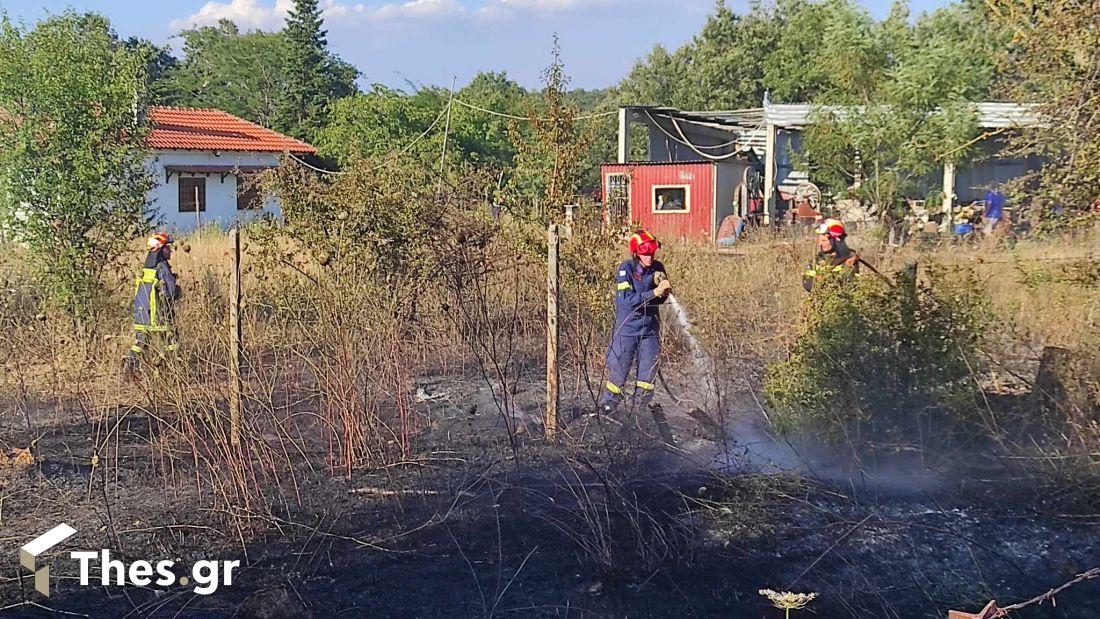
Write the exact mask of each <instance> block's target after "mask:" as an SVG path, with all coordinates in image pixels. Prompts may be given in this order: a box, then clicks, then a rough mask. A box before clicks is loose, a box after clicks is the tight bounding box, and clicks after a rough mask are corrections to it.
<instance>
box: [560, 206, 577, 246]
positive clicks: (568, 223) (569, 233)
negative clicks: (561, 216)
mask: <svg viewBox="0 0 1100 619" xmlns="http://www.w3.org/2000/svg"><path fill="white" fill-rule="evenodd" d="M579 206H580V205H578V204H566V205H565V230H564V231H563V232H562V236H564V237H565V238H566V239H571V238H573V223H574V222H575V221H576V219H577V208H579Z"/></svg>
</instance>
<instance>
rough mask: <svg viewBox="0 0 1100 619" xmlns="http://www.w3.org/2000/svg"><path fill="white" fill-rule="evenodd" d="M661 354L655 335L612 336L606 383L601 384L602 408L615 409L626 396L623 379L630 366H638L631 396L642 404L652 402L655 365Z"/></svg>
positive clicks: (624, 380) (659, 341)
mask: <svg viewBox="0 0 1100 619" xmlns="http://www.w3.org/2000/svg"><path fill="white" fill-rule="evenodd" d="M660 355H661V339H660V337H659V336H658V334H656V333H653V334H646V335H622V334H618V333H616V334H615V335H613V336H612V337H611V345H610V346H608V348H607V375H608V376H607V383H606V384H605V385H604V390H603V397H602V398H601V399H600V404H601V405H602V406H612V407H613V406H615V405H617V404H618V403H620V402H622V400H623V398H624V397H625V396H626V394H627V386H626V379H627V376H628V375H629V374H630V369H631V367H632V366H635V365H637V371H636V375H635V382H634V386H635V387H636V388H635V390H634V396H635V397H636V398H637V400H638V402H639V403H641V404H648V403H649V402H650V401H651V400H652V399H653V392H654V390H655V389H656V388H657V384H656V382H657V362H658V360H659V357H660Z"/></svg>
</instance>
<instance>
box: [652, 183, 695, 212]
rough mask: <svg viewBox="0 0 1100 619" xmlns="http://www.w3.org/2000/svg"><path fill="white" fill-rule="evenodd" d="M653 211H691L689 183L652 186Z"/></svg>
mask: <svg viewBox="0 0 1100 619" xmlns="http://www.w3.org/2000/svg"><path fill="white" fill-rule="evenodd" d="M653 212H654V213H688V212H691V186H690V185H654V186H653Z"/></svg>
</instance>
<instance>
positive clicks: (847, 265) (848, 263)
mask: <svg viewBox="0 0 1100 619" xmlns="http://www.w3.org/2000/svg"><path fill="white" fill-rule="evenodd" d="M859 262H860V257H859V254H857V253H856V252H854V251H852V250H851V249H850V248H849V247H848V246H847V245H845V244H844V242H843V241H837V242H836V243H835V244H834V250H833V251H832V252H829V253H826V252H818V254H817V257H815V258H814V261H813V262H812V263H811V264H808V265H806V270H805V271H804V272H803V273H802V287H803V288H805V289H806V292H809V291H811V290H813V288H814V282H817V281H821V280H823V279H825V278H826V277H829V276H830V275H831V274H833V273H848V274H850V275H855V274H856V273H859Z"/></svg>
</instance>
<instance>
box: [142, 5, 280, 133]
mask: <svg viewBox="0 0 1100 619" xmlns="http://www.w3.org/2000/svg"><path fill="white" fill-rule="evenodd" d="M178 36H179V37H181V38H182V39H183V53H184V59H183V61H181V62H178V63H177V64H176V65H175V66H173V67H170V68H168V70H167V71H165V76H164V79H162V80H160V81H159V82H157V83H154V90H153V95H154V101H155V102H157V103H162V104H165V105H184V106H190V107H211V108H217V109H220V110H224V111H226V112H229V113H231V114H235V115H237V116H240V117H241V118H245V119H247V120H251V121H252V122H255V123H259V124H261V125H265V126H272V124H273V123H274V122H275V118H276V113H277V106H276V102H277V99H278V97H279V93H281V92H282V91H283V90H284V87H285V85H286V78H285V76H284V70H283V59H284V58H285V57H286V56H287V52H286V48H287V45H286V40H285V39H284V38H283V36H282V35H281V34H278V33H268V32H260V31H256V32H249V33H242V32H241V31H240V30H239V29H238V28H237V26H236V24H234V23H233V22H231V21H229V20H222V21H221V22H219V23H218V25H217V26H204V27H201V28H193V29H190V30H184V31H183V32H181V33H179V35H178Z"/></svg>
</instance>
